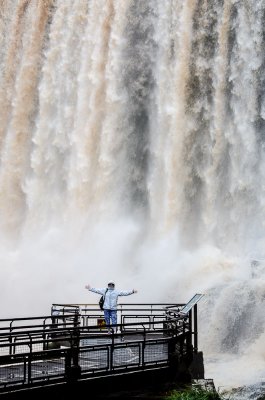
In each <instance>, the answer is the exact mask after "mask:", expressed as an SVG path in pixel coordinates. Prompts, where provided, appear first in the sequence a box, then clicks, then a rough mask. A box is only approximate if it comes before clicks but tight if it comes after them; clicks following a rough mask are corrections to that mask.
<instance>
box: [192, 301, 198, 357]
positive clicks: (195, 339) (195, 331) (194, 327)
mask: <svg viewBox="0 0 265 400" xmlns="http://www.w3.org/2000/svg"><path fill="white" fill-rule="evenodd" d="M193 312H194V321H193V332H194V353H197V352H198V315H197V304H195V306H194V311H193Z"/></svg>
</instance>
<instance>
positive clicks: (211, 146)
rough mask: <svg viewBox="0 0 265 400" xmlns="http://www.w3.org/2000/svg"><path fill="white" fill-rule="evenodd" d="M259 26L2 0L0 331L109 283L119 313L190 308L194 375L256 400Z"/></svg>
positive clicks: (225, 7)
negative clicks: (132, 291) (120, 291)
mask: <svg viewBox="0 0 265 400" xmlns="http://www.w3.org/2000/svg"><path fill="white" fill-rule="evenodd" d="M264 17H265V4H264V1H262V0H245V1H238V0H212V1H209V0H145V1H143V0H89V1H88V0H0V82H1V84H0V239H1V242H0V278H1V279H0V288H1V317H16V316H20V315H27V316H31V315H39V314H41V313H48V312H49V309H50V305H51V304H52V303H53V302H66V303H68V302H80V303H89V302H94V301H95V300H96V298H95V297H94V296H93V295H92V294H89V293H87V292H86V291H85V290H84V286H85V284H86V283H91V284H93V285H95V286H102V285H103V286H104V284H105V283H106V281H107V280H108V279H114V280H116V282H117V285H118V286H120V287H124V288H132V287H134V288H137V289H138V294H137V295H135V297H134V298H133V301H135V302H143V301H148V302H158V301H161V302H168V301H176V302H183V303H185V302H186V301H188V300H189V299H190V297H192V296H193V295H194V293H196V292H197V293H199V292H202V293H204V294H205V296H204V297H203V299H202V300H201V301H200V303H199V347H200V349H201V350H202V351H203V352H204V358H205V374H206V377H207V378H213V379H214V381H215V385H216V387H218V388H220V390H223V391H228V392H229V393H230V391H231V388H236V389H235V390H234V391H233V393H232V395H231V396H234V398H235V399H239V398H240V399H248V398H249V399H250V398H251V399H257V398H258V396H260V394H261V393H264V382H265V336H264V335H265V333H264V332H265V313H264V303H265V280H264V277H265V261H264V259H265V250H264V249H265V235H264V233H265V227H264V223H265V179H264V178H265V152H264V146H265V90H264V83H265V53H264V48H265V25H264V23H263V21H264ZM129 300H130V301H132V298H130V299H129ZM129 300H128V301H129ZM240 396H241V397H240ZM232 398H233V397H232Z"/></svg>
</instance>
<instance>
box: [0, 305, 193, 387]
mask: <svg viewBox="0 0 265 400" xmlns="http://www.w3.org/2000/svg"><path fill="white" fill-rule="evenodd" d="M121 306H122V307H120V308H119V309H118V313H119V323H118V324H117V325H115V326H110V327H108V326H105V325H104V324H103V325H102V324H99V323H98V320H100V319H102V312H101V311H100V310H99V309H98V305H94V306H92V305H89V307H88V306H87V305H69V304H68V305H62V304H61V305H59V304H56V305H55V304H53V305H52V312H51V315H50V316H44V317H37V318H33V317H31V318H16V319H12V320H7V319H6V320H0V393H1V392H2V391H8V390H14V389H15V388H17V389H18V388H21V387H32V386H39V385H41V386H43V385H46V384H49V383H50V382H53V383H60V382H68V381H71V380H75V379H79V380H82V379H87V378H91V377H96V376H102V375H103V376H104V375H108V374H110V373H111V374H113V373H116V372H119V373H121V372H123V373H126V372H128V371H134V370H139V369H142V370H143V369H146V368H149V369H150V368H158V367H160V368H161V367H162V366H170V364H171V360H172V355H174V356H175V357H176V356H177V357H178V358H179V359H181V358H183V357H186V356H187V355H191V354H192V353H193V352H194V351H197V344H198V343H197V314H196V313H197V310H195V309H196V305H194V306H193V308H192V309H191V310H190V311H189V313H188V314H187V315H185V316H178V315H177V314H174V315H173V314H172V313H171V312H170V311H169V310H170V308H168V307H171V308H172V307H173V309H174V311H176V310H178V309H181V308H182V306H183V305H182V304H178V305H177V304H175V305H168V304H126V305H121ZM194 312H195V314H196V318H194V315H195V314H194ZM194 321H196V326H195V325H194ZM93 322H94V324H93ZM19 323H21V325H19ZM4 324H6V326H4ZM109 329H111V334H110V335H109V334H108V330H109ZM116 331H117V332H116Z"/></svg>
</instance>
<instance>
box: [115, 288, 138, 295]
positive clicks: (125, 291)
mask: <svg viewBox="0 0 265 400" xmlns="http://www.w3.org/2000/svg"><path fill="white" fill-rule="evenodd" d="M134 293H137V290H135V289H132V290H122V291H120V292H119V294H118V296H129V295H130V294H134Z"/></svg>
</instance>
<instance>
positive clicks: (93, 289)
mask: <svg viewBox="0 0 265 400" xmlns="http://www.w3.org/2000/svg"><path fill="white" fill-rule="evenodd" d="M85 289H87V290H89V291H90V292H94V293H98V294H105V292H106V289H105V288H102V289H97V288H92V287H91V286H90V285H89V284H87V285H86V286H85Z"/></svg>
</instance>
